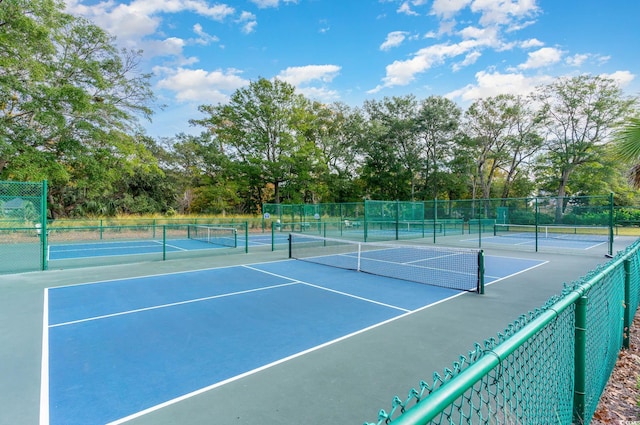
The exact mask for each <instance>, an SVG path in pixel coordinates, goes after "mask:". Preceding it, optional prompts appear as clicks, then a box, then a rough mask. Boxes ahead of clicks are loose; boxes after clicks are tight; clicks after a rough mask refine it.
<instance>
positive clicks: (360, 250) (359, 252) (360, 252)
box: [357, 243, 362, 271]
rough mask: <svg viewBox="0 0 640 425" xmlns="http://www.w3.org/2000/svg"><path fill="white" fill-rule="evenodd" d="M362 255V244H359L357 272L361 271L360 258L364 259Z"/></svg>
mask: <svg viewBox="0 0 640 425" xmlns="http://www.w3.org/2000/svg"><path fill="white" fill-rule="evenodd" d="M361 254H362V244H360V243H359V244H358V269H357V271H360V258H362V257H361Z"/></svg>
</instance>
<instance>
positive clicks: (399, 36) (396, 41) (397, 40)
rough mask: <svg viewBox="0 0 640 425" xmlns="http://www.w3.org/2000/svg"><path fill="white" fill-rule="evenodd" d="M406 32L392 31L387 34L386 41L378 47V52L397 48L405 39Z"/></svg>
mask: <svg viewBox="0 0 640 425" xmlns="http://www.w3.org/2000/svg"><path fill="white" fill-rule="evenodd" d="M407 34H409V33H408V32H405V31H393V32H390V33H389V34H387V39H386V40H385V41H384V43H382V44H381V45H380V50H382V51H387V50H390V49H392V48H394V47H398V46H399V45H400V44H402V42H403V41H404V40H405V39H406V38H407Z"/></svg>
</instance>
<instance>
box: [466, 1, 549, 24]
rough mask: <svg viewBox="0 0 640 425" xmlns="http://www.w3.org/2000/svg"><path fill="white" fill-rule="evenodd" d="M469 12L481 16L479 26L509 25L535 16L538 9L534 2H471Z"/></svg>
mask: <svg viewBox="0 0 640 425" xmlns="http://www.w3.org/2000/svg"><path fill="white" fill-rule="evenodd" d="M471 11H472V12H475V13H480V14H481V16H480V24H481V25H484V26H490V25H496V24H497V25H511V24H512V23H513V22H514V20H515V21H516V22H518V23H519V22H520V20H521V19H524V18H528V17H530V16H535V15H536V14H537V13H538V7H537V6H536V0H473V3H472V4H471ZM516 25H517V24H516ZM529 25H530V24H529Z"/></svg>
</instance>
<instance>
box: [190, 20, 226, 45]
mask: <svg viewBox="0 0 640 425" xmlns="http://www.w3.org/2000/svg"><path fill="white" fill-rule="evenodd" d="M193 32H195V33H196V35H198V38H197V39H195V43H196V44H200V45H203V46H207V45H209V44H211V43H217V42H218V41H220V39H219V38H218V37H216V36H215V35H210V34H207V33H206V32H205V30H204V29H203V28H202V25H200V24H195V25H194V26H193Z"/></svg>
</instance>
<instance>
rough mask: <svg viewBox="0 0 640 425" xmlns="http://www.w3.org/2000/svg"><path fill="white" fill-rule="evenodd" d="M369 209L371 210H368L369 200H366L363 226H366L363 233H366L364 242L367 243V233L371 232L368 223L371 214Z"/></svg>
mask: <svg viewBox="0 0 640 425" xmlns="http://www.w3.org/2000/svg"><path fill="white" fill-rule="evenodd" d="M368 209H369V208H367V200H366V199H365V200H364V223H363V225H364V229H363V231H364V237H363V239H364V242H366V241H367V233H368V231H369V221H368V215H369V214H368V213H367V210H368Z"/></svg>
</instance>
